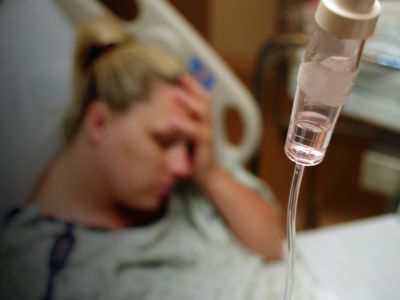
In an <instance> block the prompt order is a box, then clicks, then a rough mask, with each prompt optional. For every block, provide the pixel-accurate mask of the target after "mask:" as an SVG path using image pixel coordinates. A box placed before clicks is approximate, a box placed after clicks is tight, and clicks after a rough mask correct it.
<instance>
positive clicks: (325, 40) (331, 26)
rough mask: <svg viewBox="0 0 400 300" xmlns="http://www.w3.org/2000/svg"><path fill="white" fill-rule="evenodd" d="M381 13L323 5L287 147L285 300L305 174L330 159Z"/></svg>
mask: <svg viewBox="0 0 400 300" xmlns="http://www.w3.org/2000/svg"><path fill="white" fill-rule="evenodd" d="M379 13H380V5H379V2H378V1H376V0H321V1H320V2H319V5H318V8H317V11H316V14H315V20H316V23H317V26H316V30H315V32H314V34H313V36H312V38H311V41H310V43H309V44H308V46H307V48H306V52H305V54H304V57H303V60H302V63H301V65H300V69H299V73H298V77H297V90H296V94H295V99H294V103H293V108H292V114H291V118H290V124H289V128H288V133H287V137H286V143H285V153H286V155H287V156H288V158H289V159H290V160H292V161H293V162H294V163H295V164H296V165H295V170H294V175H293V179H292V184H291V189H290V194H289V205H288V214H287V236H288V261H287V277H286V284H285V291H284V298H283V299H284V300H289V299H290V298H291V294H292V287H293V281H294V275H293V271H294V257H295V235H296V210H297V200H298V195H299V191H300V185H301V180H302V176H303V172H304V168H305V167H306V166H315V165H317V164H319V163H320V162H321V161H322V160H323V158H324V156H325V153H326V150H327V148H328V145H329V142H330V139H331V137H332V133H333V130H334V128H335V124H336V122H337V120H338V117H339V115H340V112H341V110H342V108H343V105H344V104H345V102H346V99H347V96H348V95H349V93H350V91H351V88H352V86H353V84H354V82H355V80H356V77H357V73H358V68H359V63H360V58H361V53H362V49H363V46H364V42H365V39H366V38H368V37H369V36H370V35H372V33H373V31H374V28H375V24H376V22H377V19H378V16H379Z"/></svg>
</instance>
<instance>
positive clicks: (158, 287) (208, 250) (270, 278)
mask: <svg viewBox="0 0 400 300" xmlns="http://www.w3.org/2000/svg"><path fill="white" fill-rule="evenodd" d="M233 172H234V173H235V175H236V176H237V177H238V178H239V180H241V181H243V182H245V183H246V184H248V185H249V186H251V187H253V188H255V189H257V190H258V191H260V192H261V193H263V194H264V195H265V196H266V197H267V198H271V197H272V195H271V193H270V192H269V190H268V188H267V187H266V186H265V185H264V184H263V183H262V182H261V181H259V180H258V179H256V178H254V177H252V176H251V175H250V174H248V173H246V172H245V171H243V170H240V169H237V170H233ZM66 228H67V225H66V223H64V222H61V221H58V220H54V219H49V218H44V217H42V216H40V215H39V212H38V208H37V206H35V204H30V205H28V206H25V207H24V208H23V209H22V210H20V211H19V212H17V213H16V214H15V215H14V216H12V217H11V218H10V219H9V220H8V221H7V222H6V225H5V226H4V227H3V228H2V232H1V240H0V242H1V244H0V298H1V299H8V300H12V299H18V300H24V299H44V295H45V292H46V287H47V284H48V280H49V276H50V271H49V257H50V249H51V247H52V245H53V244H54V241H55V239H56V237H57V236H60V234H62V233H63V232H65V231H66ZM68 228H70V232H71V234H72V236H73V238H74V240H75V243H74V244H73V246H72V248H71V251H70V255H69V256H68V259H67V261H66V263H65V266H63V267H62V268H61V270H59V271H58V272H56V273H55V274H53V277H52V279H53V281H52V289H51V290H52V299H60V300H64V299H65V300H67V299H81V300H91V299H107V300H110V299H130V300H133V299H145V300H152V299H157V300H159V299H166V300H184V299H185V300H188V299H199V300H200V299H202V300H204V299H206V300H207V299H215V300H217V299H218V300H224V299H227V300H228V299H229V300H236V299H238V300H239V299H243V300H245V299H246V300H247V299H271V300H275V299H280V298H281V297H282V293H283V283H284V276H285V264H284V263H283V262H271V263H266V262H264V261H263V260H262V259H261V258H260V257H259V256H257V255H256V254H255V253H252V252H251V251H250V250H247V249H246V248H244V247H242V246H241V245H240V243H239V242H238V241H237V240H236V239H235V238H234V236H233V235H232V234H231V233H230V231H229V230H228V228H227V227H226V225H225V224H224V222H223V221H222V219H221V218H220V217H219V215H218V214H217V212H216V210H215V208H214V207H213V206H212V205H211V203H210V202H209V201H208V200H207V199H205V196H204V195H203V194H202V193H201V192H200V191H199V190H197V189H196V187H195V186H194V185H189V186H187V187H186V188H185V189H183V190H181V191H180V192H178V193H175V194H174V195H172V196H171V199H170V202H169V207H168V209H167V211H166V214H165V216H163V217H162V218H161V219H159V220H158V221H155V222H154V223H152V224H151V225H147V226H142V227H134V228H126V229H123V230H119V231H114V232H109V231H103V230H98V229H93V228H88V227H84V226H80V225H72V227H68ZM296 299H307V300H312V299H314V298H313V297H312V295H311V293H310V290H309V289H308V288H307V287H306V285H304V284H302V283H301V281H299V280H298V281H297V284H295V293H294V297H293V300H296Z"/></svg>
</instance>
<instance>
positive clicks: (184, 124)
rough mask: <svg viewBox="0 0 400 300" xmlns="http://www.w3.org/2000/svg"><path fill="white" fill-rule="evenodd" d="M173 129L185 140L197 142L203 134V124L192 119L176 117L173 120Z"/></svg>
mask: <svg viewBox="0 0 400 300" xmlns="http://www.w3.org/2000/svg"><path fill="white" fill-rule="evenodd" d="M171 127H172V129H173V130H174V131H175V132H176V133H177V135H179V136H182V137H183V138H184V139H187V140H189V141H196V140H197V139H198V138H199V135H200V133H201V130H202V129H201V127H202V125H201V123H199V122H196V121H195V120H193V119H192V118H189V117H184V116H175V117H173V118H172V119H171Z"/></svg>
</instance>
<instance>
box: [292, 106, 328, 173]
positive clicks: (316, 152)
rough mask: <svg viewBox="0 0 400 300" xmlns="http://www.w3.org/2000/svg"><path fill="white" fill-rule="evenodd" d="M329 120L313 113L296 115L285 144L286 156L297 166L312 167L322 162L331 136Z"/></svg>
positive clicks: (304, 112) (306, 112)
mask: <svg viewBox="0 0 400 300" xmlns="http://www.w3.org/2000/svg"><path fill="white" fill-rule="evenodd" d="M332 131H333V126H331V122H330V120H329V118H328V117H327V116H325V115H323V114H321V113H318V112H314V111H303V112H300V113H298V114H297V115H296V118H295V120H294V122H293V124H291V125H290V128H289V132H288V135H287V139H286V144H285V152H286V155H287V156H288V157H289V159H291V160H292V161H294V162H295V163H297V164H300V165H303V166H313V165H316V164H318V163H320V162H321V161H322V159H323V158H324V156H325V152H326V148H327V147H328V144H329V140H330V137H331V136H332Z"/></svg>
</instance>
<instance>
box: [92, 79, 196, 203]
mask: <svg viewBox="0 0 400 300" xmlns="http://www.w3.org/2000/svg"><path fill="white" fill-rule="evenodd" d="M179 90H180V88H179V87H178V86H174V85H171V84H167V83H163V82H156V83H154V87H153V89H152V93H151V94H150V96H149V99H148V101H143V102H139V103H136V104H135V105H133V106H132V107H130V108H129V109H128V110H127V111H126V112H124V113H115V112H111V111H110V117H109V120H108V121H107V125H106V126H104V129H103V133H102V134H101V137H100V138H99V140H98V146H97V148H96V149H97V150H96V155H97V157H98V159H99V161H100V164H101V166H102V168H101V169H102V170H103V171H104V174H105V177H106V180H107V181H108V182H109V183H110V188H111V194H112V196H113V197H115V200H117V201H118V203H119V204H122V205H126V206H130V207H132V208H136V209H142V210H155V209H157V208H159V206H160V204H161V201H162V198H163V197H164V196H166V195H168V194H169V193H170V192H171V190H172V189H173V187H174V185H175V183H176V181H177V180H178V179H179V178H182V177H187V176H190V175H191V172H192V163H191V160H190V155H189V151H188V141H187V140H185V138H183V137H182V136H181V135H179V134H178V133H177V132H176V131H175V129H174V126H173V120H174V118H176V117H177V116H179V115H181V114H185V113H186V112H185V111H183V110H182V108H180V106H179V105H177V101H176V100H175V98H176V95H177V93H179Z"/></svg>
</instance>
